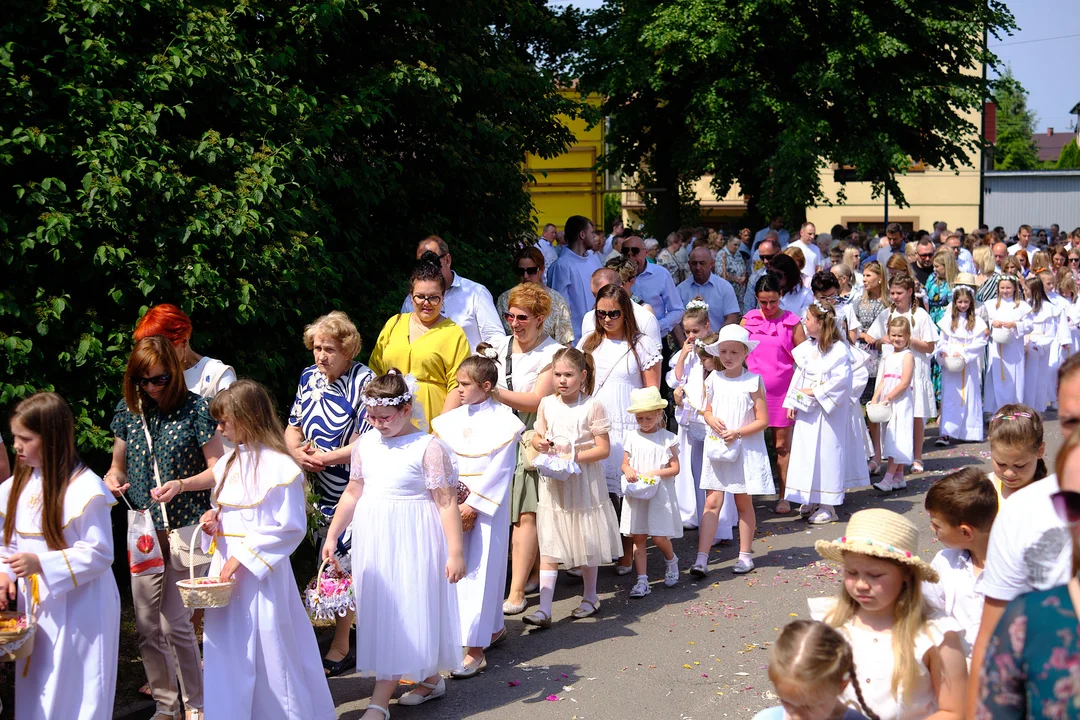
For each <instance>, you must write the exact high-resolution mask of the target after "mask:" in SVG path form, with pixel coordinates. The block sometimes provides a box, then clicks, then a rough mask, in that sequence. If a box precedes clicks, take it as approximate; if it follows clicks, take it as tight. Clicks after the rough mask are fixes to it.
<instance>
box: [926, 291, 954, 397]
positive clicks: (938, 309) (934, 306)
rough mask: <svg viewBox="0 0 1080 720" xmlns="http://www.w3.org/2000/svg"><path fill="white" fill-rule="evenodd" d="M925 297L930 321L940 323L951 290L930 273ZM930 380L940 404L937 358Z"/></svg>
mask: <svg viewBox="0 0 1080 720" xmlns="http://www.w3.org/2000/svg"><path fill="white" fill-rule="evenodd" d="M926 297H927V300H928V301H929V304H930V319H931V320H933V321H934V325H937V324H938V323H939V322H941V318H943V317H945V308H946V307H948V305H949V304H950V303H952V288H951V287H949V283H948V282H947V281H946V280H941V279H939V278H938V276H937V273H930V277H928V278H927V279H926ZM930 379H931V380H932V381H933V383H934V397H935V398H937V401H938V403H940V402H941V366H940V365H938V361H937V356H936V355H935V356H934V358H933V362H932V363H931V365H930Z"/></svg>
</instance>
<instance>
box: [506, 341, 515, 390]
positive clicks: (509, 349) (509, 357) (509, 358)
mask: <svg viewBox="0 0 1080 720" xmlns="http://www.w3.org/2000/svg"><path fill="white" fill-rule="evenodd" d="M513 375H514V338H510V342H508V343H506V389H507V390H509V391H510V392H514V379H513Z"/></svg>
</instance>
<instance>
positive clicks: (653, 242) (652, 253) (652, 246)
mask: <svg viewBox="0 0 1080 720" xmlns="http://www.w3.org/2000/svg"><path fill="white" fill-rule="evenodd" d="M643 244H644V245H645V257H646V259H647V260H648V261H649V262H651V263H655V262H656V256H657V255H659V254H660V242H659V241H658V240H657V239H656V238H645V240H644V242H643Z"/></svg>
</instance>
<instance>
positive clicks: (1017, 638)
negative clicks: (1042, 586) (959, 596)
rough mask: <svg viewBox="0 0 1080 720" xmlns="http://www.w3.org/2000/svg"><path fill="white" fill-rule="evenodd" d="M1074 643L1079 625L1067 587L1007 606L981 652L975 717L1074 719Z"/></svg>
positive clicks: (1077, 648)
mask: <svg viewBox="0 0 1080 720" xmlns="http://www.w3.org/2000/svg"><path fill="white" fill-rule="evenodd" d="M1075 582H1076V581H1075V580H1074V581H1073V582H1072V584H1075ZM1078 640H1080V622H1078V619H1077V612H1076V608H1075V607H1074V605H1073V603H1072V600H1071V599H1070V597H1069V586H1068V585H1066V586H1064V587H1056V588H1051V589H1050V590H1043V591H1039V592H1031V593H1027V594H1024V595H1021V596H1020V597H1018V598H1016V599H1015V600H1013V601H1012V602H1010V603H1009V605H1008V607H1006V608H1005V614H1004V615H1003V616H1002V618H1001V621H1000V622H999V623H998V625H997V629H996V630H994V635H993V637H991V638H990V644H989V645H988V646H987V649H986V661H985V662H984V663H983V668H982V676H981V678H980V681H979V705H978V707H977V708H976V713H975V717H976V718H979V719H980V720H982V719H984V718H1036V717H1044V718H1075V717H1078V716H1080V707H1078V706H1077V701H1076V698H1077V697H1078V696H1080V642H1078Z"/></svg>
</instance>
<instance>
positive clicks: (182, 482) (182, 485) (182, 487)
mask: <svg viewBox="0 0 1080 720" xmlns="http://www.w3.org/2000/svg"><path fill="white" fill-rule="evenodd" d="M176 482H178V483H180V492H178V493H177V495H179V494H180V493H182V492H184V481H183V480H177V481H176Z"/></svg>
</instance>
